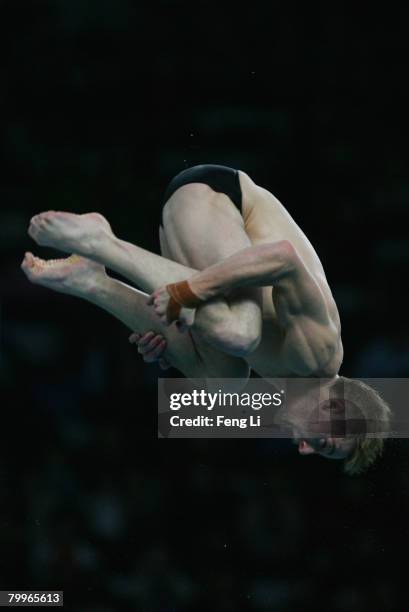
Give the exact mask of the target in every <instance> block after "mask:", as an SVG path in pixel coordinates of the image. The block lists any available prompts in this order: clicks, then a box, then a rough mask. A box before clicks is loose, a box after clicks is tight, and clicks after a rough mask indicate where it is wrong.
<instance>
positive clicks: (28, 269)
mask: <svg viewBox="0 0 409 612" xmlns="http://www.w3.org/2000/svg"><path fill="white" fill-rule="evenodd" d="M21 269H22V270H23V272H24V274H25V275H26V276H27V278H28V280H29V281H31V282H32V283H35V284H36V285H42V286H43V287H48V288H49V289H53V290H54V291H59V292H60V293H68V294H69V295H76V296H79V297H84V296H86V295H90V294H92V292H93V291H94V290H95V289H96V288H97V287H98V286H99V283H100V282H101V281H102V280H104V278H106V277H107V275H106V273H105V268H104V266H102V265H101V264H98V263H95V262H93V261H91V260H89V259H86V258H85V257H80V256H79V255H71V256H70V257H66V258H64V259H51V260H49V261H46V260H44V259H40V258H39V257H35V256H34V255H33V254H32V253H26V254H25V256H24V259H23V262H22V264H21Z"/></svg>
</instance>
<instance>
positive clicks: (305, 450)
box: [298, 440, 317, 455]
mask: <svg viewBox="0 0 409 612" xmlns="http://www.w3.org/2000/svg"><path fill="white" fill-rule="evenodd" d="M298 452H299V453H300V455H315V454H316V453H317V451H316V450H315V449H314V448H312V446H310V445H309V444H308V442H306V441H305V440H300V442H299V443H298Z"/></svg>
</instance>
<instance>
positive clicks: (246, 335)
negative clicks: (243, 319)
mask: <svg viewBox="0 0 409 612" xmlns="http://www.w3.org/2000/svg"><path fill="white" fill-rule="evenodd" d="M216 333H217V335H218V337H219V338H220V339H221V340H222V344H223V345H224V347H225V350H226V352H227V353H229V354H230V355H233V356H235V357H247V356H248V355H250V354H251V353H252V352H253V351H255V350H256V348H257V346H258V345H259V343H260V338H261V333H260V330H259V329H258V328H257V326H255V325H252V324H249V325H245V324H241V325H240V326H239V327H237V328H236V329H232V328H228V327H224V328H223V329H219V330H216Z"/></svg>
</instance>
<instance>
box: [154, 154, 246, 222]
mask: <svg viewBox="0 0 409 612" xmlns="http://www.w3.org/2000/svg"><path fill="white" fill-rule="evenodd" d="M189 183H204V184H205V185H209V187H210V188H211V189H213V191H216V192H218V193H225V194H226V195H227V196H228V197H229V198H230V200H231V201H232V202H233V204H234V205H235V206H236V208H237V210H238V211H239V212H240V214H241V211H242V193H241V187H240V180H239V173H238V171H237V170H234V169H233V168H229V167H228V166H217V165H214V164H203V165H200V166H193V168H187V169H186V170H182V172H180V173H179V174H177V175H176V176H175V177H174V178H173V179H172V180H171V181H170V183H169V185H168V186H167V189H166V191H165V195H164V197H163V202H162V209H163V207H164V206H165V204H166V202H167V201H168V200H169V198H170V197H171V196H172V195H173V194H174V193H175V191H176V190H177V189H179V187H182V186H183V185H188V184H189Z"/></svg>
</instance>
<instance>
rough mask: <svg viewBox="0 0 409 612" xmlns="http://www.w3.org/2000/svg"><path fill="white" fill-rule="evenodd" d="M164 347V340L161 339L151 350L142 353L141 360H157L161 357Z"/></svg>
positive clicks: (149, 361)
mask: <svg viewBox="0 0 409 612" xmlns="http://www.w3.org/2000/svg"><path fill="white" fill-rule="evenodd" d="M165 349H166V341H165V340H162V342H161V343H160V344H159V345H158V346H157V347H156V348H154V349H153V350H152V351H150V352H149V353H147V354H146V355H144V357H143V360H144V361H146V362H147V363H152V362H153V361H158V359H161V358H162V355H163V353H164V351H165Z"/></svg>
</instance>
